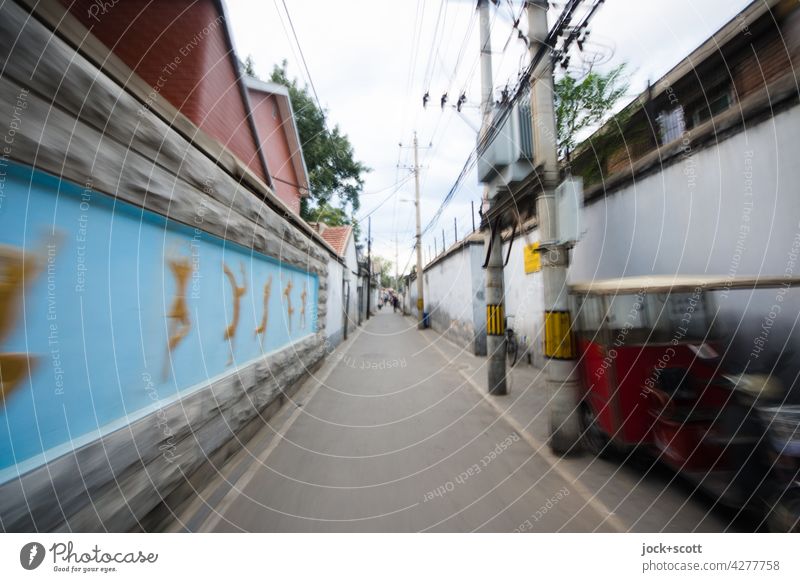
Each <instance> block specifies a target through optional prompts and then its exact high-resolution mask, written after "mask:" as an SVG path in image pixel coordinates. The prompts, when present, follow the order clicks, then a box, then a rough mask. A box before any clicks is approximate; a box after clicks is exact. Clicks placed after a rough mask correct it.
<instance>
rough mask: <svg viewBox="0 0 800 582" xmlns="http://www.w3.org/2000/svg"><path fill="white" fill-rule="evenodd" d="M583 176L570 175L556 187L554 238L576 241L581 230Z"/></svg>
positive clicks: (561, 241)
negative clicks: (555, 230)
mask: <svg viewBox="0 0 800 582" xmlns="http://www.w3.org/2000/svg"><path fill="white" fill-rule="evenodd" d="M582 218H583V178H580V177H577V178H576V177H574V176H571V177H569V178H567V179H566V180H564V181H563V182H561V184H559V185H558V188H556V229H557V232H556V239H557V240H558V242H560V243H562V244H568V243H576V242H578V240H579V239H580V238H581V233H582V230H583V219H582Z"/></svg>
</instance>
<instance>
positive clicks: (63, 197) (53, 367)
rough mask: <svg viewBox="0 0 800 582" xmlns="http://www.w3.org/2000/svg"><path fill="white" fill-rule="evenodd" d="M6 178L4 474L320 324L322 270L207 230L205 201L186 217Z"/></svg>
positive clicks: (0, 240) (2, 227)
mask: <svg viewBox="0 0 800 582" xmlns="http://www.w3.org/2000/svg"><path fill="white" fill-rule="evenodd" d="M0 180H2V181H3V184H2V186H3V190H0V192H2V193H3V196H0V388H1V389H2V390H1V391H0V483H1V482H4V481H7V480H8V479H11V478H13V477H15V476H17V474H18V472H19V473H22V472H25V471H27V470H30V469H31V468H34V467H36V466H38V465H41V464H42V463H44V462H46V461H47V460H52V459H53V458H55V457H57V456H60V455H61V454H64V453H66V452H69V451H70V450H72V449H73V448H74V447H78V446H81V445H82V444H84V443H85V442H89V441H91V440H93V439H95V438H98V437H99V436H101V435H103V434H106V433H108V432H110V431H113V430H116V429H118V428H121V427H123V426H125V425H126V424H128V423H130V422H132V421H134V420H137V419H139V418H141V417H143V416H145V415H147V414H149V413H152V412H155V411H157V410H159V409H160V408H161V407H163V406H165V405H167V404H169V403H171V402H173V401H175V400H177V399H179V398H181V397H183V396H185V395H186V394H188V393H191V392H192V391H194V390H196V389H198V388H199V387H200V386H202V385H203V384H204V383H206V382H207V381H209V380H210V379H213V378H214V377H217V376H221V375H224V374H226V373H231V371H232V370H233V369H234V368H235V367H236V366H240V365H243V364H246V363H248V362H250V361H253V360H255V359H256V358H259V357H261V356H263V355H264V354H267V353H270V352H273V351H276V350H280V349H282V348H284V347H286V346H288V345H290V344H291V343H293V342H296V341H298V340H300V339H302V338H304V337H307V336H308V335H310V334H313V333H315V332H316V329H315V327H316V326H315V322H316V309H317V296H318V279H317V276H316V275H315V274H313V273H308V272H306V271H302V270H300V269H297V268H294V267H291V266H288V265H286V264H283V263H281V262H279V261H277V260H275V259H273V258H271V257H267V256H265V255H262V254H260V253H256V252H254V251H252V250H251V249H247V248H244V247H241V246H239V245H236V244H234V243H230V242H226V241H223V240H222V239H219V238H217V237H215V236H212V235H210V234H208V233H207V232H205V231H204V230H203V214H204V213H205V212H206V209H205V208H204V207H203V206H202V202H200V201H198V211H197V217H196V220H195V222H196V224H195V226H194V227H190V226H186V225H181V224H178V223H175V222H172V221H167V220H166V219H165V218H163V217H161V216H159V215H157V214H155V213H151V212H148V211H145V210H142V209H140V208H136V207H134V206H132V205H130V204H127V203H124V202H121V201H119V200H114V199H112V198H110V197H108V196H105V195H103V194H100V193H98V192H96V191H94V190H93V189H92V188H91V183H90V182H89V183H87V184H85V185H83V186H81V185H78V184H73V183H68V182H66V181H64V180H60V179H58V178H56V177H53V176H50V175H48V174H45V173H43V172H38V171H34V170H31V169H30V168H27V167H24V166H21V165H16V164H9V165H8V167H7V170H6V175H5V176H2V177H0ZM43 238H44V240H46V241H50V242H48V244H46V245H43V244H42V240H43ZM56 239H58V240H57V241H56ZM56 249H57V252H56ZM273 283H275V284H276V285H280V286H281V288H283V293H282V294H280V295H274V294H273V293H272V285H273ZM250 290H261V292H260V293H258V292H251V291H250ZM301 290H302V291H301ZM270 313H273V314H278V315H277V316H276V317H270ZM307 316H308V317H309V318H310V321H311V325H310V326H309V325H307V323H306V317H307Z"/></svg>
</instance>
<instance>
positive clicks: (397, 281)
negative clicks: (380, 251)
mask: <svg viewBox="0 0 800 582" xmlns="http://www.w3.org/2000/svg"><path fill="white" fill-rule="evenodd" d="M399 268H400V263H399V262H398V252H397V233H394V290H395V292H396V293H400V272H399V271H398V269H399Z"/></svg>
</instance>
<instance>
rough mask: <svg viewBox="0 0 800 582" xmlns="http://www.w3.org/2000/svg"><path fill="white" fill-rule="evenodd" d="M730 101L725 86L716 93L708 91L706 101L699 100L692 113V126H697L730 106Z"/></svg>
mask: <svg viewBox="0 0 800 582" xmlns="http://www.w3.org/2000/svg"><path fill="white" fill-rule="evenodd" d="M731 103H732V100H731V95H730V92H729V91H728V90H727V88H726V89H725V90H722V91H720V92H718V93H716V94H713V93H709V94H708V102H706V101H705V100H702V101H700V102H699V103H698V104H697V106H696V108H695V110H694V112H693V113H692V127H697V126H698V125H700V124H701V123H704V122H705V121H708V120H709V119H711V118H712V117H714V116H715V115H717V114H718V113H722V112H723V111H725V110H726V109H727V108H728V107H730V106H731Z"/></svg>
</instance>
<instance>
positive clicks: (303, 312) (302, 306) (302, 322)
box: [300, 283, 308, 329]
mask: <svg viewBox="0 0 800 582" xmlns="http://www.w3.org/2000/svg"><path fill="white" fill-rule="evenodd" d="M307 297H308V283H303V292H302V293H300V329H305V328H306V298H307Z"/></svg>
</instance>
